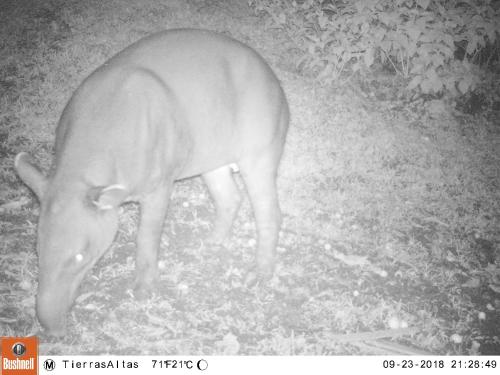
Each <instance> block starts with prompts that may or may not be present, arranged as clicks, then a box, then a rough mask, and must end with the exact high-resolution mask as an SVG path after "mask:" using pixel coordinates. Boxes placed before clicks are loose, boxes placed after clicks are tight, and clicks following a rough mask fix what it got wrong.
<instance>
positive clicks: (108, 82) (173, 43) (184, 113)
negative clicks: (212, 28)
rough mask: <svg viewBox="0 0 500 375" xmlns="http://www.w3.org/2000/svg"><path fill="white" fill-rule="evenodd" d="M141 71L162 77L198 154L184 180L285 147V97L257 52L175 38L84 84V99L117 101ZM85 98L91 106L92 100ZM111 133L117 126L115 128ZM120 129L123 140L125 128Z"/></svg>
mask: <svg viewBox="0 0 500 375" xmlns="http://www.w3.org/2000/svg"><path fill="white" fill-rule="evenodd" d="M139 69H141V70H146V71H148V72H150V73H151V74H152V75H153V76H154V77H156V79H157V80H158V82H160V83H161V85H162V86H164V88H165V89H166V90H168V92H169V93H170V95H171V97H172V98H173V100H174V101H175V111H176V113H178V122H179V124H177V125H176V126H181V127H184V128H185V129H184V130H185V134H186V135H187V136H188V138H189V139H188V140H186V142H187V143H189V144H190V147H189V148H190V150H193V152H192V154H191V155H189V157H188V158H189V162H188V164H187V165H186V167H185V171H183V172H182V174H181V176H180V177H187V176H190V175H194V174H198V173H202V172H204V170H206V169H209V168H212V167H217V166H219V165H220V164H225V163H230V162H237V160H238V159H239V158H240V157H241V155H242V154H248V153H251V152H259V151H258V150H259V149H262V147H265V146H266V145H271V144H274V143H276V142H279V143H283V142H284V137H285V133H286V127H287V123H288V107H287V103H286V99H285V96H284V93H283V90H282V89H281V87H280V84H279V82H278V80H277V78H276V76H275V75H274V73H273V72H272V70H271V68H270V67H269V66H268V65H267V64H266V62H265V61H264V60H263V59H262V58H261V57H260V56H259V55H258V54H257V53H256V52H255V51H254V50H253V49H251V48H250V47H248V46H246V45H244V44H242V43H240V42H238V41H236V40H234V39H232V38H229V37H226V36H223V35H220V34H216V33H213V32H209V31H204V30H193V29H175V30H168V31H165V32H161V33H157V34H154V35H152V36H150V37H147V38H144V39H142V40H140V41H139V42H137V43H134V44H132V45H131V46H129V47H128V48H126V49H125V50H123V51H122V52H120V53H119V54H118V55H116V56H115V57H113V58H112V59H110V60H109V61H108V62H107V63H106V64H105V65H103V66H102V67H101V68H99V69H98V70H97V71H95V72H94V73H93V74H92V75H91V76H90V77H89V78H88V79H87V80H86V81H85V82H84V84H83V85H82V88H81V91H84V90H85V88H86V87H87V88H88V87H90V89H88V91H89V92H92V93H93V95H95V93H96V91H98V90H96V87H99V88H101V90H107V91H109V92H110V95H115V93H117V92H124V91H125V90H123V89H121V88H116V89H115V88H114V87H115V86H117V85H121V84H122V82H123V81H124V80H125V79H126V77H124V76H127V75H130V71H133V70H139ZM80 96H82V97H83V98H84V100H85V101H86V102H88V96H89V95H80ZM95 100H96V102H99V101H100V102H102V100H100V99H99V98H97V97H96V99H95ZM82 107H83V106H79V108H82ZM126 107H128V106H126ZM83 111H86V113H89V112H90V111H88V110H87V109H83ZM101 117H102V116H101ZM129 117H132V116H129ZM179 119H181V120H179ZM89 122H92V121H89ZM86 126H87V125H86ZM106 126H112V125H110V121H108V123H107V124H106ZM117 126H120V127H122V129H120V132H123V130H124V129H123V125H122V124H117Z"/></svg>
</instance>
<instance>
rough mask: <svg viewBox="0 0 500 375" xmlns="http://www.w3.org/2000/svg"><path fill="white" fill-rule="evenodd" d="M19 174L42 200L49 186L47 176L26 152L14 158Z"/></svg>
mask: <svg viewBox="0 0 500 375" xmlns="http://www.w3.org/2000/svg"><path fill="white" fill-rule="evenodd" d="M14 166H15V167H16V171H17V174H18V175H19V177H20V178H21V180H23V182H24V183H25V184H26V185H28V186H29V188H30V189H31V190H33V192H34V193H35V194H36V196H37V197H38V199H39V200H42V198H43V195H44V194H45V189H46V186H47V177H45V176H44V175H43V173H42V172H41V171H40V170H39V169H38V168H37V167H36V166H35V165H34V164H33V162H32V160H31V157H30V156H29V155H28V154H27V153H26V152H20V153H19V154H17V156H16V158H15V159H14Z"/></svg>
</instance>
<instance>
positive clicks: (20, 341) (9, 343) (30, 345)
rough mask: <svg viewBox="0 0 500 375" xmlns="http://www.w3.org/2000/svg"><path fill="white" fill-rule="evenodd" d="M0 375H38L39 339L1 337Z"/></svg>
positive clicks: (34, 337)
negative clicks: (0, 361)
mask: <svg viewBox="0 0 500 375" xmlns="http://www.w3.org/2000/svg"><path fill="white" fill-rule="evenodd" d="M0 350H1V352H2V357H1V359H2V363H1V364H0V375H37V374H38V338H37V337H36V336H33V337H0Z"/></svg>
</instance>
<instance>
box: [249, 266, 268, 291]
mask: <svg viewBox="0 0 500 375" xmlns="http://www.w3.org/2000/svg"><path fill="white" fill-rule="evenodd" d="M273 275H274V265H268V266H266V267H262V266H258V267H255V268H254V269H252V270H250V271H248V272H247V274H246V276H245V280H244V284H245V286H246V287H247V288H251V287H253V286H254V285H256V284H257V283H259V282H261V283H267V282H268V281H269V280H271V278H272V277H273Z"/></svg>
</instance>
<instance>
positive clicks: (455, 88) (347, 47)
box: [249, 0, 500, 96]
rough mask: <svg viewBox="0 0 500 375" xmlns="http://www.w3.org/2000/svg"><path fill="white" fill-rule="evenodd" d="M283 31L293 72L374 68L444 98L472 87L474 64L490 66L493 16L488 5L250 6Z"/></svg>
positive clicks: (499, 15)
mask: <svg viewBox="0 0 500 375" xmlns="http://www.w3.org/2000/svg"><path fill="white" fill-rule="evenodd" d="M249 3H250V5H251V6H253V7H254V9H255V10H256V11H257V12H266V13H267V14H269V16H270V20H271V22H272V23H273V24H274V25H275V26H278V27H280V28H283V29H284V30H285V31H286V32H287V35H288V36H289V37H290V39H291V41H292V42H293V43H294V45H295V47H298V48H299V49H300V50H301V51H302V54H303V57H302V58H300V59H299V61H297V66H298V67H301V68H305V69H307V70H309V71H312V72H314V73H315V74H316V75H317V76H318V77H319V78H320V79H324V80H327V81H333V80H337V79H339V78H340V77H341V74H343V73H349V74H354V73H356V72H362V71H364V70H366V69H367V68H371V67H372V66H373V65H374V63H375V62H380V63H382V64H386V65H389V66H390V67H391V68H392V69H393V70H394V72H396V73H397V74H399V75H401V76H402V77H403V78H405V79H406V81H407V83H408V85H407V88H408V89H409V90H410V91H418V92H421V93H425V94H434V93H441V92H446V93H449V94H451V95H452V96H456V95H459V94H464V93H466V92H469V91H471V90H473V89H474V88H475V86H476V85H477V83H478V79H479V71H478V69H477V67H478V66H479V65H483V66H485V65H486V66H488V65H492V64H493V63H496V62H498V51H499V49H498V46H499V42H498V39H499V34H498V30H500V22H499V20H500V10H499V8H498V7H497V9H495V8H494V7H493V5H492V4H491V1H488V0H303V1H298V0H295V1H289V0H250V1H249Z"/></svg>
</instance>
